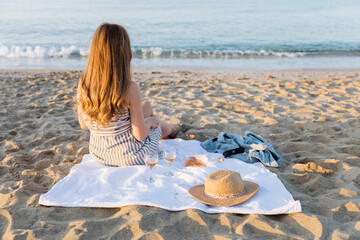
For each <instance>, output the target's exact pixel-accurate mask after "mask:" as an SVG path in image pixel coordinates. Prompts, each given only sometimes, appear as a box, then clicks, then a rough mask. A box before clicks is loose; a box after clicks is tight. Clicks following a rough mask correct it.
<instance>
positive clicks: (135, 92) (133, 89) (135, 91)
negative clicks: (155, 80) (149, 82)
mask: <svg viewBox="0 0 360 240" xmlns="http://www.w3.org/2000/svg"><path fill="white" fill-rule="evenodd" d="M138 96H140V87H139V85H138V84H137V83H136V82H134V81H131V82H130V83H129V86H128V88H127V90H126V96H125V101H126V102H128V103H130V102H131V99H134V98H137V97H138Z"/></svg>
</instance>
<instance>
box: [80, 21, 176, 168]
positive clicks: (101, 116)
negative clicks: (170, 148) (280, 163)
mask: <svg viewBox="0 0 360 240" xmlns="http://www.w3.org/2000/svg"><path fill="white" fill-rule="evenodd" d="M131 58H132V53H131V47H130V39H129V36H128V34H127V32H126V30H125V29H124V28H123V27H122V26H120V25H116V24H108V23H105V24H102V25H100V26H99V27H98V29H97V30H96V32H95V34H94V37H93V41H92V45H91V49H90V53H89V60H88V64H87V67H86V70H85V73H84V74H83V75H82V76H81V77H80V79H79V85H78V91H77V95H76V102H77V106H76V108H77V114H78V119H79V123H80V126H81V128H82V129H90V144H89V151H90V153H91V155H92V156H93V157H94V158H95V159H96V161H98V162H99V163H102V164H105V165H109V166H129V165H141V164H144V160H143V159H144V155H145V154H146V153H147V152H154V151H157V150H158V145H159V140H160V137H162V138H166V137H167V136H169V135H171V134H173V133H175V132H176V131H177V128H178V127H177V126H176V125H173V124H168V123H166V122H164V121H162V120H160V119H159V118H157V117H156V116H154V114H153V109H152V107H151V104H150V102H148V101H145V102H142V100H141V93H140V88H139V85H138V84H137V83H136V82H134V81H132V80H131V71H130V62H131Z"/></svg>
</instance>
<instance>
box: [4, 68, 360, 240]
mask: <svg viewBox="0 0 360 240" xmlns="http://www.w3.org/2000/svg"><path fill="white" fill-rule="evenodd" d="M359 73H360V72H359V71H278V72H276V71H274V72H261V71H256V72H246V71H245V72H226V71H219V72H216V71H198V72H193V71H169V70H167V71H149V70H134V80H135V81H137V82H138V83H139V85H140V87H141V89H142V91H143V98H144V100H149V101H150V102H151V103H152V104H153V107H154V109H155V111H156V113H157V115H158V116H159V117H161V118H163V119H165V120H167V121H170V122H172V123H178V124H180V123H181V130H180V132H179V133H178V134H177V136H176V137H180V138H184V139H197V140H200V141H203V140H206V139H209V138H213V137H216V136H217V135H218V134H219V133H220V132H221V131H226V132H231V133H238V134H239V135H243V134H244V131H245V130H251V131H253V132H254V133H257V134H259V135H261V136H263V137H264V138H265V139H267V140H268V141H269V142H270V143H271V144H272V145H273V146H274V147H275V149H276V150H277V151H278V152H279V153H280V154H281V155H282V156H283V164H282V166H281V167H280V168H278V169H274V168H270V170H271V171H272V172H274V173H276V174H277V175H278V176H279V178H280V179H281V181H282V182H283V183H284V185H285V187H286V188H287V189H288V190H289V191H290V193H291V194H292V195H293V196H294V198H295V199H296V200H300V201H301V204H302V208H303V212H302V213H297V214H289V215H276V216H265V215H253V214H252V215H239V214H206V213H203V212H201V211H197V210H187V211H181V212H169V211H166V210H163V209H159V208H154V207H145V206H137V205H136V206H128V207H123V208H115V209H96V208H91V209H89V208H60V207H43V206H39V205H38V199H39V196H40V194H43V193H45V192H47V191H48V190H50V189H51V187H52V186H53V185H54V184H55V183H56V182H57V181H59V180H60V179H61V178H63V177H65V176H66V175H67V174H68V173H69V171H70V169H71V168H72V167H73V166H74V165H75V164H77V163H79V162H80V161H81V159H82V156H83V155H84V154H85V153H88V139H89V132H88V131H87V130H81V129H80V127H79V125H78V122H77V119H76V116H75V114H74V111H73V109H72V108H73V104H72V97H73V96H74V94H75V91H76V85H77V79H78V77H79V76H80V75H81V72H76V71H75V72H65V71H64V72H44V71H42V72H34V71H33V72H25V71H21V72H13V71H2V72H0V83H1V84H0V91H1V97H0V106H1V108H0V120H1V124H0V132H1V135H0V160H1V165H0V236H2V238H3V239H63V238H64V239H216V240H220V239H360V196H359V189H360V120H359V117H360V114H359V112H360V75H359Z"/></svg>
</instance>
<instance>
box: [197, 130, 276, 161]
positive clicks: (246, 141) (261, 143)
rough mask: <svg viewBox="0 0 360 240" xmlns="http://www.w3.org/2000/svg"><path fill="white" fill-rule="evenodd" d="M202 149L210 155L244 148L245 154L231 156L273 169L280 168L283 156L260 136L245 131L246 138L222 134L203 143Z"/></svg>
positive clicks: (232, 134)
mask: <svg viewBox="0 0 360 240" xmlns="http://www.w3.org/2000/svg"><path fill="white" fill-rule="evenodd" d="M200 145H201V147H202V148H204V149H205V150H206V151H208V152H210V153H224V152H225V151H229V150H233V149H237V148H241V147H242V148H244V149H245V151H244V153H238V154H234V155H231V157H232V158H237V159H239V160H242V161H244V162H247V163H254V162H258V161H260V162H262V163H263V164H264V165H267V166H271V167H280V165H281V160H282V158H281V156H280V155H279V154H278V153H277V152H276V151H275V149H274V147H273V146H272V145H271V144H269V143H267V141H266V140H265V139H264V138H262V137H261V136H259V135H256V134H255V133H253V132H251V131H245V137H241V136H239V135H238V134H235V133H227V132H221V133H220V134H219V135H218V137H216V138H213V139H209V140H206V141H204V142H202V143H201V144H200Z"/></svg>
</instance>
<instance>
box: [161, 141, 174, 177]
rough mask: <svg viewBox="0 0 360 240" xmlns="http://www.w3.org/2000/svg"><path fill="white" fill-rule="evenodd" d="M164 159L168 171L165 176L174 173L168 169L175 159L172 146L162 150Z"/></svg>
mask: <svg viewBox="0 0 360 240" xmlns="http://www.w3.org/2000/svg"><path fill="white" fill-rule="evenodd" d="M163 157H164V160H165V161H166V162H167V163H168V170H169V171H168V173H167V174H166V175H167V176H169V177H171V176H174V174H173V173H172V172H171V171H170V166H171V163H172V162H173V161H174V160H175V159H176V149H175V148H173V147H168V148H166V149H165V150H164V151H163Z"/></svg>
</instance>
